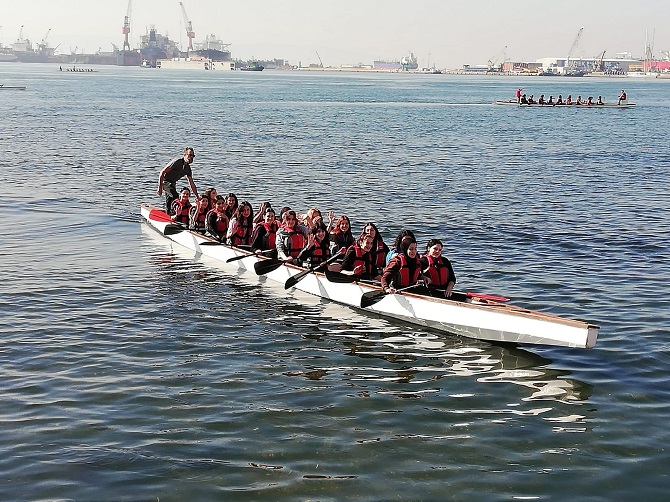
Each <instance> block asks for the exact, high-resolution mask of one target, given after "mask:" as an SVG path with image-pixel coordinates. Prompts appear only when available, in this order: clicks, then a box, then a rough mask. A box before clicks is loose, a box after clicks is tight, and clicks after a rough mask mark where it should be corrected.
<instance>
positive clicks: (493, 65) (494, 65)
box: [487, 46, 507, 72]
mask: <svg viewBox="0 0 670 502" xmlns="http://www.w3.org/2000/svg"><path fill="white" fill-rule="evenodd" d="M506 51H507V46H505V47H503V48H502V50H501V51H500V52H498V54H496V55H495V56H493V57H492V58H491V59H489V60H488V63H487V64H488V67H489V70H488V71H492V72H496V71H502V70H503V68H502V67H503V65H504V64H505V61H506V60H507V56H506ZM501 57H502V63H500V64H498V60H500V58H501Z"/></svg>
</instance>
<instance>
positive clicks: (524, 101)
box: [519, 94, 528, 105]
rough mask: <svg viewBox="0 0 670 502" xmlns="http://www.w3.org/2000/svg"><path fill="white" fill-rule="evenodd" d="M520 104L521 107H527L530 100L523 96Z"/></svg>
mask: <svg viewBox="0 0 670 502" xmlns="http://www.w3.org/2000/svg"><path fill="white" fill-rule="evenodd" d="M519 104H521V105H527V104H528V98H527V97H526V95H525V94H522V95H521V101H519Z"/></svg>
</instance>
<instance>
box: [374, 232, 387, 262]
mask: <svg viewBox="0 0 670 502" xmlns="http://www.w3.org/2000/svg"><path fill="white" fill-rule="evenodd" d="M375 254H376V257H377V259H376V262H375V264H374V265H375V266H376V267H377V268H384V267H385V266H386V253H385V252H384V241H382V240H381V239H379V240H377V249H376V250H375Z"/></svg>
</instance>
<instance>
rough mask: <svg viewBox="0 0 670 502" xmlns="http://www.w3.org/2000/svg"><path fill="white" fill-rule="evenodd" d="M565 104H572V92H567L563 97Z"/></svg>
mask: <svg viewBox="0 0 670 502" xmlns="http://www.w3.org/2000/svg"><path fill="white" fill-rule="evenodd" d="M565 104H566V105H571V104H572V94H568V97H567V98H565Z"/></svg>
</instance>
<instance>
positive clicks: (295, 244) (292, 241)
mask: <svg viewBox="0 0 670 502" xmlns="http://www.w3.org/2000/svg"><path fill="white" fill-rule="evenodd" d="M284 230H286V232H287V233H286V234H284V236H283V239H284V247H285V248H286V254H287V255H288V256H293V258H297V257H298V255H299V254H300V251H302V248H304V247H305V236H304V235H303V233H302V232H301V231H300V230H296V229H295V228H294V229H293V230H290V229H288V228H286V227H284Z"/></svg>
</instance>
